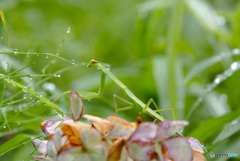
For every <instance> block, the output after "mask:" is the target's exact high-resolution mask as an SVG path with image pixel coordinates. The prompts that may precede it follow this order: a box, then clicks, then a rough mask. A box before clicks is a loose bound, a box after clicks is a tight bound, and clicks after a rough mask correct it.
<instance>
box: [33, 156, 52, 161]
mask: <svg viewBox="0 0 240 161" xmlns="http://www.w3.org/2000/svg"><path fill="white" fill-rule="evenodd" d="M32 157H33V158H34V159H37V160H38V161H53V160H52V159H51V158H49V157H48V156H45V155H33V156H32Z"/></svg>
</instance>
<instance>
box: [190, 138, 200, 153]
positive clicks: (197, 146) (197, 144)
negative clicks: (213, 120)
mask: <svg viewBox="0 0 240 161" xmlns="http://www.w3.org/2000/svg"><path fill="white" fill-rule="evenodd" d="M187 140H188V142H189V144H190V146H191V147H192V149H193V150H194V151H197V152H200V153H204V151H203V147H202V145H201V143H200V142H199V141H198V140H197V139H195V138H192V137H188V138H187Z"/></svg>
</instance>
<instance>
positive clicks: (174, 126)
mask: <svg viewBox="0 0 240 161" xmlns="http://www.w3.org/2000/svg"><path fill="white" fill-rule="evenodd" d="M186 125H188V122H187V121H163V122H161V123H160V125H159V136H158V139H159V140H164V139H167V138H169V137H170V136H172V135H173V134H175V133H176V132H178V131H179V130H181V129H182V128H183V127H184V126H186Z"/></svg>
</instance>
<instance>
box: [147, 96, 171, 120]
mask: <svg viewBox="0 0 240 161" xmlns="http://www.w3.org/2000/svg"><path fill="white" fill-rule="evenodd" d="M151 103H152V104H153V105H154V107H155V108H156V110H154V111H155V112H158V113H159V115H161V116H162V117H163V114H162V113H161V112H162V111H172V114H173V119H174V120H175V114H174V110H173V109H172V108H166V109H159V107H158V106H157V104H156V102H155V101H154V100H153V99H152V98H150V99H149V100H148V102H147V103H146V106H145V108H143V112H144V113H145V112H146V110H147V108H148V107H149V105H150V104H151ZM163 118H164V117H163Z"/></svg>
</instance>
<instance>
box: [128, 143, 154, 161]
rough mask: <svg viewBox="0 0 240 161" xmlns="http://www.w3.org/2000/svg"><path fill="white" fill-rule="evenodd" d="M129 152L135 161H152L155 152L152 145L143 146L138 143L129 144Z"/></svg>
mask: <svg viewBox="0 0 240 161" xmlns="http://www.w3.org/2000/svg"><path fill="white" fill-rule="evenodd" d="M126 147H127V151H128V154H129V156H130V157H131V158H132V159H133V160H134V161H150V160H151V159H152V158H151V154H152V153H154V152H155V150H154V148H153V147H152V146H150V145H146V146H141V145H139V144H138V143H127V146H126Z"/></svg>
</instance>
